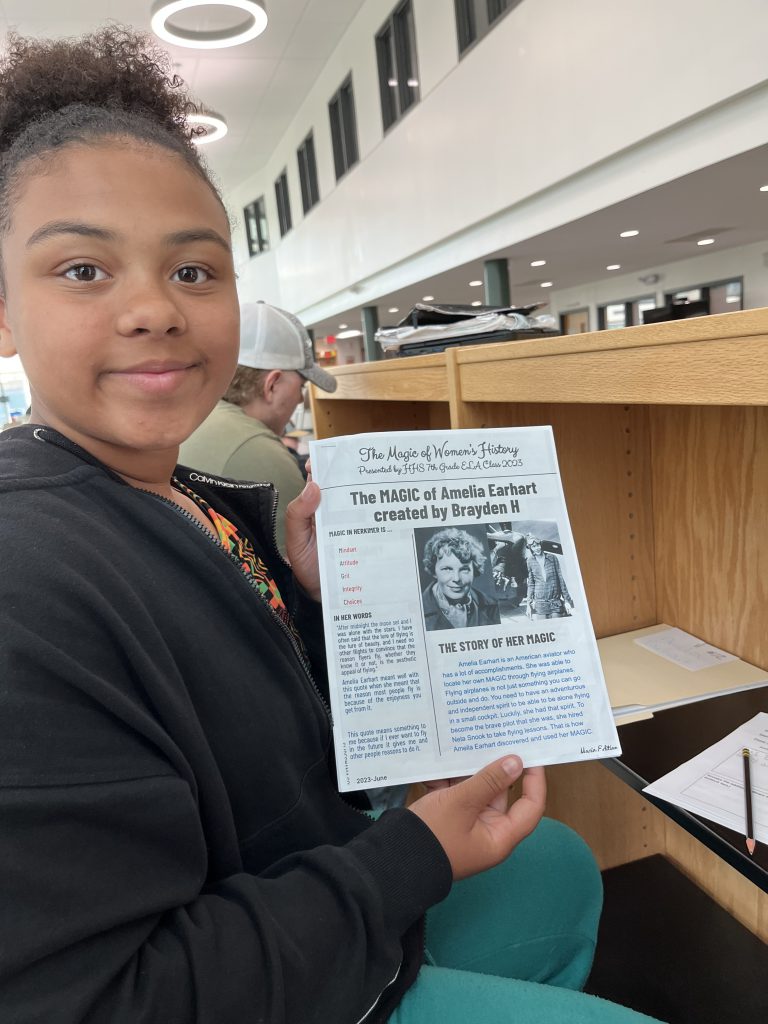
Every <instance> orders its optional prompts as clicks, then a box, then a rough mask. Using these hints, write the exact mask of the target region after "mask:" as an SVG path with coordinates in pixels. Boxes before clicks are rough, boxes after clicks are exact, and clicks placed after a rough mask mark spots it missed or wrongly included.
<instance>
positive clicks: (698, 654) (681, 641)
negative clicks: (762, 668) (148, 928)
mask: <svg viewBox="0 0 768 1024" xmlns="http://www.w3.org/2000/svg"><path fill="white" fill-rule="evenodd" d="M635 643H636V644H639V645H640V646H641V647H645V648H646V649H647V650H649V651H653V653H654V654H660V655H661V657H662V658H666V659H667V660H668V661H673V662H674V663H675V664H676V665H681V666H682V667H683V668H687V669H688V670H689V671H690V672H698V671H700V670H701V669H703V668H712V666H713V665H722V664H723V662H726V661H736V660H737V658H736V656H735V655H733V654H729V653H728V652H727V651H721V650H720V649H719V648H718V647H713V646H712V645H711V644H708V643H706V642H705V641H704V640H699V638H698V637H697V636H692V635H691V634H690V633H686V632H685V630H682V629H677V628H676V627H673V626H670V627H669V628H667V629H665V630H662V631H661V632H659V633H651V634H650V635H649V636H643V637H639V638H638V639H636V640H635Z"/></svg>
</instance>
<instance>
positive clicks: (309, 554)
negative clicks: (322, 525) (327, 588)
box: [285, 480, 320, 601]
mask: <svg viewBox="0 0 768 1024" xmlns="http://www.w3.org/2000/svg"><path fill="white" fill-rule="evenodd" d="M319 504H320V488H319V487H318V486H317V484H316V483H314V481H312V480H309V481H307V483H306V485H305V487H304V490H303V491H302V492H301V494H299V495H298V497H296V498H294V499H293V501H292V502H291V503H290V504H289V505H288V507H287V508H286V510H285V548H286V552H287V554H288V561H289V562H290V563H291V567H292V568H293V573H294V575H295V577H296V579H297V580H298V581H299V583H300V584H301V585H302V587H304V589H305V590H306V591H307V593H308V594H310V596H311V597H313V598H315V600H317V601H319V600H320V575H319V571H318V565H317V543H316V534H315V518H314V517H315V512H316V511H317V508H318V506H319Z"/></svg>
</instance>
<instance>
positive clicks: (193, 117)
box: [187, 113, 229, 146]
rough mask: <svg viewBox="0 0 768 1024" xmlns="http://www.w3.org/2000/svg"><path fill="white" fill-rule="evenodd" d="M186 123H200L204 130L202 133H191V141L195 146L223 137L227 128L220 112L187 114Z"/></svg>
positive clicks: (216, 140) (204, 144)
mask: <svg viewBox="0 0 768 1024" xmlns="http://www.w3.org/2000/svg"><path fill="white" fill-rule="evenodd" d="M187 124H201V125H202V126H203V127H204V128H205V129H207V130H206V132H205V134H204V135H193V136H192V142H193V143H194V144H195V145H196V146H207V145H208V143H209V142H218V141H219V139H223V138H224V136H225V135H226V134H227V132H228V131H229V129H228V128H227V122H226V121H225V120H224V118H223V117H222V116H221V114H213V113H207V114H188V115H187Z"/></svg>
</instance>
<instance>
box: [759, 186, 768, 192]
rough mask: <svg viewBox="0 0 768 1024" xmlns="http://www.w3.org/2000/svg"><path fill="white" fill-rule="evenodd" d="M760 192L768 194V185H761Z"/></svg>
mask: <svg viewBox="0 0 768 1024" xmlns="http://www.w3.org/2000/svg"><path fill="white" fill-rule="evenodd" d="M760 191H761V192H768V185H761V186H760Z"/></svg>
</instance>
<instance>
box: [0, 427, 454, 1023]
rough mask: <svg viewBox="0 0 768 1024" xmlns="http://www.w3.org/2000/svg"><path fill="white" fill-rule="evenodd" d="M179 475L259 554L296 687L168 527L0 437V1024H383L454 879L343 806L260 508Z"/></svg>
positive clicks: (261, 630) (76, 471) (272, 624)
mask: <svg viewBox="0 0 768 1024" xmlns="http://www.w3.org/2000/svg"><path fill="white" fill-rule="evenodd" d="M178 475H179V478H180V479H181V480H182V481H183V482H185V483H187V484H188V486H190V487H191V488H192V489H194V490H195V491H196V492H197V493H198V494H200V495H201V496H202V497H203V498H205V499H206V500H207V501H208V502H210V504H211V505H212V506H213V508H215V509H216V510H218V511H220V512H221V513H222V515H225V516H226V517H227V518H229V519H230V520H231V521H232V522H233V523H234V524H235V526H237V527H238V528H239V529H240V530H242V531H244V532H245V533H246V534H247V535H248V536H249V537H251V539H252V540H253V542H254V544H255V546H256V548H257V550H260V551H261V552H262V553H263V555H264V558H265V560H266V562H267V564H268V565H269V567H270V570H271V571H272V573H273V575H274V576H275V578H276V581H277V583H278V586H279V587H280V590H281V593H282V595H283V597H284V599H285V601H286V604H287V605H288V607H289V608H290V609H291V611H292V613H293V615H294V618H295V621H296V623H297V626H298V628H299V631H300V632H301V634H302V637H303V638H304V640H305V643H306V647H307V650H308V652H309V659H310V662H311V664H307V661H306V659H305V658H303V657H302V656H301V655H300V653H299V652H298V651H297V650H296V646H295V643H294V641H293V639H292V638H291V636H290V634H289V632H288V631H287V630H286V629H285V628H284V627H283V626H282V625H281V624H280V623H279V622H278V620H277V618H276V616H275V615H274V614H273V612H272V611H271V609H270V608H269V607H268V606H267V604H266V602H265V601H264V600H263V599H262V598H261V597H260V596H259V595H258V594H257V593H256V592H255V591H254V590H253V589H252V588H251V586H250V584H249V583H248V580H247V578H246V576H245V574H244V573H243V572H242V571H241V569H240V568H239V567H238V565H237V564H236V563H235V562H234V561H233V560H231V559H230V558H229V556H228V555H227V554H226V552H225V551H224V550H223V549H222V548H221V547H220V546H219V545H218V544H217V543H216V542H215V541H214V540H213V538H212V537H210V536H209V535H208V534H207V532H206V531H205V530H203V529H202V528H201V527H200V526H199V524H196V523H195V522H194V520H193V519H192V518H191V517H189V516H188V515H186V514H185V513H184V512H183V510H181V509H180V508H178V507H177V506H174V505H173V504H172V503H170V502H167V501H165V500H163V499H162V498H159V497H157V496H155V495H152V494H150V493H148V492H142V491H140V490H137V489H135V488H132V487H130V486H128V485H127V484H125V483H124V482H123V481H122V480H120V478H119V477H117V476H116V475H115V474H114V473H112V472H111V471H110V470H108V469H107V468H106V467H104V466H103V465H101V464H100V463H99V462H98V461H96V460H95V459H94V458H93V457H91V456H90V455H88V454H87V453H85V452H84V451H82V449H79V448H78V447H77V446H76V445H74V444H72V442H70V441H68V440H67V439H66V438H64V437H63V436H62V435H60V434H57V433H56V432H55V431H52V430H50V429H48V428H38V427H35V426H33V425H29V426H25V427H17V428H14V429H12V430H10V431H7V432H5V433H3V434H2V435H0V1020H2V1021H3V1024H11V1022H13V1024H32V1022H35V1024H75V1022H87V1024H193V1022H194V1024H249V1022H264V1024H294V1022H312V1021H316V1022H322V1024H347V1022H349V1024H355V1022H357V1021H359V1020H360V1019H361V1018H363V1017H364V1016H365V1019H366V1021H367V1022H368V1024H373V1022H374V1021H380V1020H385V1019H386V1017H387V1016H388V1015H389V1014H390V1013H391V1012H392V1010H393V1008H394V1006H395V1005H396V1004H397V1002H398V1001H399V999H400V998H401V997H402V994H403V992H404V991H405V990H406V988H407V987H408V986H409V985H410V984H411V983H412V982H413V980H414V978H415V976H416V973H417V972H418V968H419V965H420V962H421V952H422V939H421V917H422V915H423V913H424V911H425V910H426V909H427V908H428V907H429V906H431V905H433V904H434V903H436V902H438V901H439V900H441V899H442V898H443V897H444V896H445V895H446V893H447V892H448V889H449V887H450V880H451V879H450V866H449V864H448V861H447V859H446V857H445V854H444V852H443V850H442V848H441V847H440V845H439V844H438V843H437V841H436V839H435V838H434V836H433V834H432V833H431V832H430V830H429V829H428V828H427V827H426V826H425V825H424V824H423V823H422V821H421V820H420V819H419V818H418V817H417V816H416V815H414V814H412V813H411V812H410V811H408V810H397V811H390V812H388V813H387V814H385V815H384V816H383V817H382V819H381V820H380V821H378V822H376V823H373V824H372V823H371V822H370V821H369V819H368V818H367V817H365V816H364V815H363V814H361V813H360V812H359V811H357V810H355V809H354V808H352V807H350V806H349V805H348V804H347V803H345V802H344V801H343V800H342V799H341V798H340V797H339V795H338V793H337V792H336V790H335V787H334V784H333V780H332V774H331V770H330V768H329V756H330V747H331V730H330V721H329V716H328V712H327V709H326V707H325V704H324V700H323V696H322V691H323V690H324V688H325V683H324V672H325V669H324V658H323V650H322V630H321V628H320V618H319V606H318V605H316V604H315V603H314V602H312V601H310V600H309V599H308V598H306V597H305V596H303V595H302V594H301V593H300V592H299V590H298V588H297V587H296V585H295V583H294V581H293V579H292V577H291V574H290V570H289V569H288V567H287V566H286V564H285V563H284V562H283V561H282V559H281V558H280V556H279V554H278V553H277V550H276V549H275V546H274V530H273V515H274V512H273V508H274V504H275V501H274V490H273V489H272V488H271V487H270V486H268V485H258V484H257V485H250V484H247V485H246V484H235V483H233V482H231V481H223V480H216V479H214V478H211V477H208V476H204V475H202V474H197V473H194V472H191V471H189V470H183V469H179V471H178ZM313 677H314V678H315V679H316V680H317V682H313ZM339 965H341V969H339ZM393 979H394V980H393ZM372 1006H375V1008H374V1009H373V1010H372V1011H371V1012H370V1014H369V1015H367V1014H368V1011H369V1009H370V1008H371V1007H372ZM366 1015H367V1016H366Z"/></svg>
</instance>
